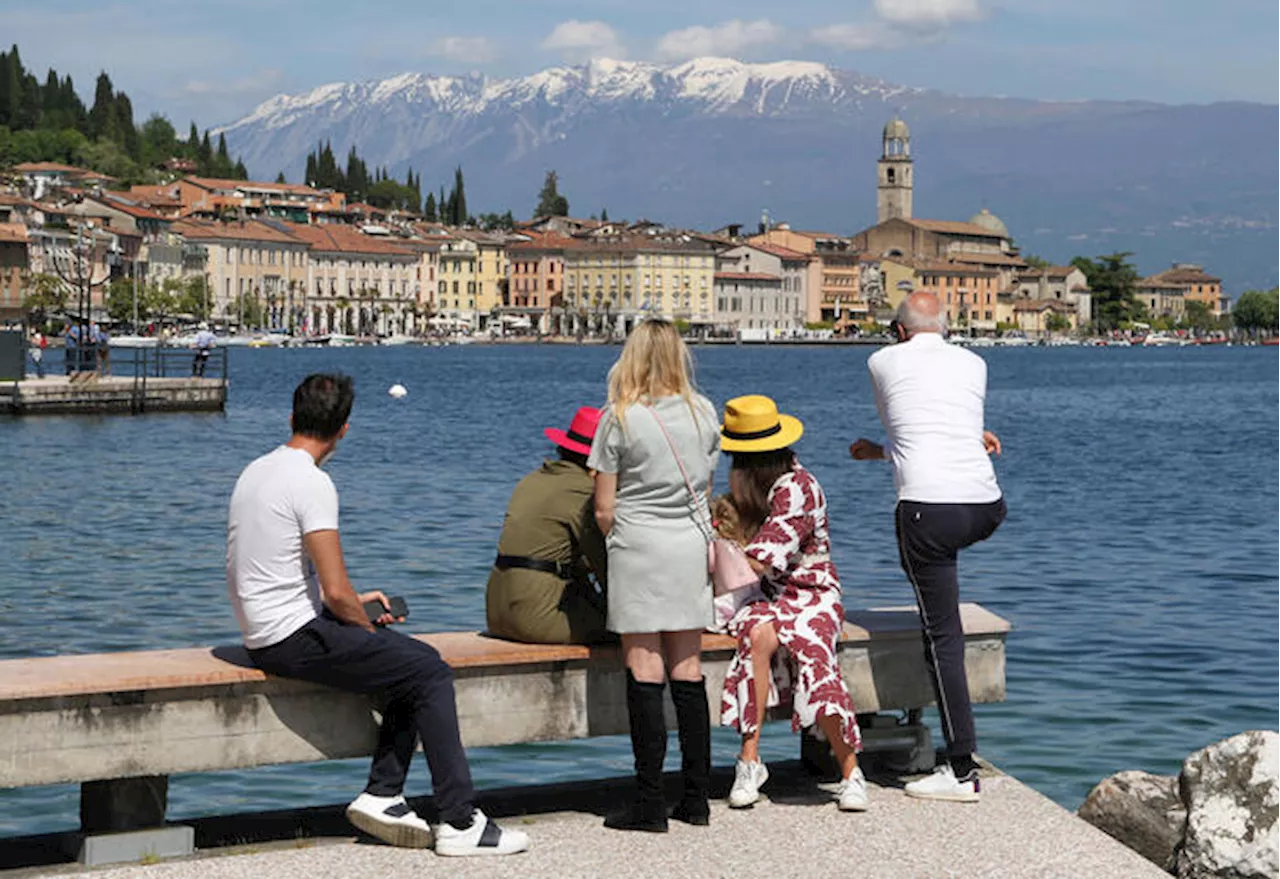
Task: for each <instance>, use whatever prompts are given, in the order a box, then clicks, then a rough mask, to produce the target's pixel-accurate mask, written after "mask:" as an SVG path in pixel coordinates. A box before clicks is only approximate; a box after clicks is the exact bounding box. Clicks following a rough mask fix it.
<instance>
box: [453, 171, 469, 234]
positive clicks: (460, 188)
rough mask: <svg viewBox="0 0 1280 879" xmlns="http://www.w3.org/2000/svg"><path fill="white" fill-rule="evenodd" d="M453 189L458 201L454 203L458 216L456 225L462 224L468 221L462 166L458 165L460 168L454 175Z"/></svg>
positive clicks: (455, 214) (456, 215)
mask: <svg viewBox="0 0 1280 879" xmlns="http://www.w3.org/2000/svg"><path fill="white" fill-rule="evenodd" d="M453 189H454V192H455V193H456V194H457V201H456V202H455V204H454V216H455V217H456V218H457V219H456V220H455V221H454V225H457V226H461V225H463V224H465V223H466V222H467V216H468V214H467V191H466V188H465V186H464V184H463V182H462V166H461V165H459V166H458V170H457V171H455V172H454V175H453Z"/></svg>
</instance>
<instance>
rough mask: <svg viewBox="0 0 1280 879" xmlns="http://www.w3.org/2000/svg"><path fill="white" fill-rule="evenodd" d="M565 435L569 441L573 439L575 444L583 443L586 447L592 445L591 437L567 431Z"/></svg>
mask: <svg viewBox="0 0 1280 879" xmlns="http://www.w3.org/2000/svg"><path fill="white" fill-rule="evenodd" d="M564 435H565V437H566V438H567V439H571V440H573V441H574V442H575V443H582V444H583V445H584V446H589V445H591V437H589V436H583V435H582V434H580V433H576V432H574V431H572V430H566V431H565V432H564Z"/></svg>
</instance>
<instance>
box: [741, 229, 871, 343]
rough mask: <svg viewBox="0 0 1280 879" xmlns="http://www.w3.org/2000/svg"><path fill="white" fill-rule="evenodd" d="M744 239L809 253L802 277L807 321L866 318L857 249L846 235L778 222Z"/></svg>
mask: <svg viewBox="0 0 1280 879" xmlns="http://www.w3.org/2000/svg"><path fill="white" fill-rule="evenodd" d="M747 243H748V244H751V245H752V246H755V247H760V246H764V245H773V246H776V247H783V248H786V249H787V250H791V251H794V252H796V253H801V254H804V255H805V256H807V257H809V262H808V264H807V265H806V267H805V270H806V273H807V274H806V277H805V280H804V287H805V315H804V318H805V320H806V321H807V322H810V323H816V322H818V321H829V322H835V321H837V320H840V321H841V322H848V321H851V320H852V321H860V320H863V319H865V317H866V315H867V310H868V309H867V304H866V302H865V301H864V300H863V298H862V295H861V290H860V287H859V279H860V269H859V264H858V253H857V252H856V249H855V248H854V246H853V245H852V242H850V240H849V239H848V238H843V237H841V236H839V235H835V234H833V233H830V232H812V231H797V230H793V229H792V228H791V226H790V225H789V224H787V223H779V224H778V225H777V226H774V227H772V228H766V229H765V230H764V231H762V232H760V233H759V234H757V235H752V236H751V237H750V238H748V239H747Z"/></svg>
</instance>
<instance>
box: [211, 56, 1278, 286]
mask: <svg viewBox="0 0 1280 879" xmlns="http://www.w3.org/2000/svg"><path fill="white" fill-rule="evenodd" d="M895 113H897V114H901V115H902V117H903V118H904V119H906V120H907V121H908V123H909V124H910V126H911V131H912V137H913V144H912V147H913V153H914V155H915V156H916V159H917V172H916V180H917V192H916V210H917V213H918V214H919V215H920V216H925V217H936V218H947V219H964V218H966V217H968V216H969V215H970V214H972V213H974V212H976V211H977V210H978V209H979V208H980V207H982V206H984V205H985V206H987V207H989V208H990V209H991V210H992V211H994V212H996V213H997V214H999V215H1000V216H1001V217H1002V218H1003V219H1004V220H1005V221H1006V223H1008V225H1009V227H1010V229H1012V230H1013V233H1014V235H1015V236H1017V238H1018V241H1019V243H1020V244H1021V245H1022V246H1023V248H1024V250H1026V251H1028V252H1034V253H1038V254H1040V255H1043V256H1046V257H1048V258H1051V259H1066V258H1068V257H1069V256H1071V255H1072V254H1075V253H1085V254H1097V253H1102V252H1110V251H1114V250H1117V249H1125V250H1134V251H1137V253H1138V256H1139V261H1140V264H1141V267H1142V268H1143V269H1144V270H1152V271H1154V270H1157V269H1160V268H1165V267H1167V266H1166V265H1165V263H1166V262H1168V261H1172V260H1174V259H1180V260H1193V261H1204V262H1207V263H1208V264H1209V265H1210V266H1213V267H1214V268H1215V270H1216V271H1219V272H1221V273H1223V274H1224V276H1225V277H1226V278H1227V279H1228V282H1229V283H1237V286H1236V288H1235V290H1234V291H1233V292H1238V289H1239V287H1240V286H1243V285H1246V284H1247V285H1254V284H1264V283H1265V284H1274V283H1275V275H1276V265H1275V259H1274V235H1275V225H1276V219H1277V218H1276V192H1277V185H1278V183H1277V171H1276V166H1275V162H1274V156H1275V155H1276V152H1277V148H1278V147H1277V111H1276V107H1275V106H1268V105H1261V104H1215V105H1209V106H1168V105H1159V104H1151V103H1145V102H1091V101H1075V102H1049V101H1032V100H1018V99H998V98H968V97H959V96H955V95H949V94H946V93H943V92H940V91H935V90H929V89H921V88H909V87H904V86H900V85H894V84H891V83H887V82H884V81H882V80H878V79H874V78H871V77H867V76H863V75H861V74H858V73H855V72H852V71H847V70H838V69H834V68H830V67H827V66H825V65H823V64H818V63H814V62H808V61H779V62H773V63H763V64H751V63H744V62H741V61H735V60H731V59H726V58H699V59H695V60H692V61H687V62H684V63H682V64H675V65H659V64H652V63H646V62H639V61H611V60H596V61H592V62H590V63H588V64H584V65H579V66H573V67H564V66H562V67H552V68H549V69H547V70H543V71H539V72H537V73H534V74H531V75H529V76H522V77H513V78H509V79H494V78H489V77H485V76H480V75H472V76H462V77H458V76H433V75H427V74H421V73H405V74H402V75H399V76H395V77H391V78H390V79H385V80H380V81H372V82H361V83H331V84H328V85H322V86H319V87H318V88H315V89H312V90H311V91H309V92H306V93H303V94H298V95H279V96H276V97H274V98H271V99H270V100H268V101H266V102H264V103H263V104H262V105H261V106H259V107H258V108H257V109H255V110H254V111H253V112H252V113H250V114H249V115H248V116H246V117H245V118H243V119H241V120H239V121H237V122H234V123H232V124H230V125H227V126H226V127H225V128H224V129H223V131H225V133H226V135H227V142H228V144H229V146H230V148H231V151H232V152H233V153H236V154H239V155H241V156H242V157H243V159H244V161H245V163H246V164H247V165H248V167H249V169H250V171H251V172H252V173H253V174H254V175H255V176H259V177H264V178H267V179H270V178H271V177H274V176H275V174H276V172H277V171H281V170H283V171H284V172H285V174H286V175H287V176H288V177H289V179H291V180H298V179H300V176H301V171H302V166H303V164H304V159H305V157H306V154H307V152H308V151H309V150H311V149H313V148H314V147H315V145H316V144H317V143H318V142H320V141H323V140H328V141H330V142H331V143H332V146H333V149H334V152H335V153H336V154H337V155H339V156H340V157H341V156H344V155H345V154H346V152H347V150H348V149H349V148H350V147H351V145H352V144H355V145H356V146H357V148H358V150H359V152H360V154H361V155H362V156H363V157H364V158H365V160H366V161H367V162H369V163H370V164H373V165H379V166H386V167H387V168H389V169H390V170H391V171H392V172H393V173H396V174H401V173H403V170H404V168H405V167H406V166H411V167H413V169H414V170H415V171H416V172H417V173H419V174H420V175H421V176H422V178H423V180H424V182H425V183H426V184H427V185H428V186H430V184H431V183H432V182H433V181H440V182H448V181H450V180H451V179H452V172H453V168H454V167H455V166H456V165H459V164H460V165H462V166H463V168H464V170H465V172H466V178H467V191H468V202H469V204H471V205H472V206H473V207H474V208H475V209H477V210H481V211H487V210H494V211H503V210H506V209H507V208H511V209H513V210H514V212H515V213H516V215H517V216H522V215H527V214H528V212H529V210H530V209H531V208H532V206H533V202H534V201H535V196H536V193H537V191H538V188H539V186H540V185H541V181H542V175H543V173H544V172H545V171H546V170H547V169H551V168H555V169H557V170H558V171H559V172H560V179H561V188H562V191H563V192H564V193H565V194H566V195H567V196H568V198H569V201H570V204H571V206H572V207H573V209H574V212H575V213H577V214H582V215H586V214H590V213H595V212H597V211H599V210H600V209H601V208H607V209H608V210H609V213H610V215H611V216H615V217H616V216H626V217H638V216H648V217H653V218H660V219H663V220H666V221H668V222H674V223H685V224H690V225H702V226H718V225H721V224H723V223H726V222H731V221H733V222H751V221H752V219H753V218H754V217H757V216H759V214H760V212H761V210H762V209H768V210H769V212H770V214H771V215H773V216H774V217H778V218H785V219H788V220H791V221H792V222H793V224H795V225H798V226H804V227H811V228H813V227H823V228H829V229H830V230H831V231H834V232H840V233H850V232H853V231H856V230H857V229H859V228H862V227H863V226H865V225H868V224H870V223H871V222H874V219H875V216H874V213H875V160H876V158H877V156H878V154H879V150H880V128H881V126H883V124H884V123H885V122H886V121H887V120H888V119H889V118H891V117H892V116H893V115H894V114H895ZM1268 242H1269V243H1268ZM1233 273H1234V274H1233Z"/></svg>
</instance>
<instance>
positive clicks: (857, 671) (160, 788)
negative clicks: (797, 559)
mask: <svg viewBox="0 0 1280 879" xmlns="http://www.w3.org/2000/svg"><path fill="white" fill-rule="evenodd" d="M962 616H963V620H964V630H965V637H966V654H965V663H966V671H967V673H968V677H969V686H970V690H971V693H972V697H973V700H974V701H975V702H996V701H1002V700H1003V699H1004V686H1005V673H1004V672H1005V652H1004V642H1005V636H1006V634H1007V633H1008V631H1009V628H1010V626H1009V624H1008V623H1007V622H1006V621H1005V620H1003V619H1001V618H1000V617H998V616H996V615H995V614H993V613H991V612H989V611H987V610H985V609H984V608H982V607H980V606H978V605H976V604H965V605H963V606H962ZM416 637H418V638H420V639H421V640H423V641H426V642H428V643H430V644H431V645H432V646H434V647H435V648H436V649H437V650H439V651H440V654H441V655H442V656H443V657H444V659H445V660H446V661H447V662H448V663H449V665H450V666H451V667H452V668H453V671H454V676H455V682H456V691H457V702H458V715H459V722H460V724H461V729H462V738H463V741H464V743H465V744H466V745H467V746H468V747H473V748H474V747H480V746H488V745H508V744H516V743H529V742H549V741H559V740H565V739H578V738H586V737H591V736H604V735H620V734H625V733H626V732H627V730H628V724H627V711H626V700H625V687H624V671H623V665H622V662H621V657H620V652H619V650H618V649H617V648H615V647H591V648H588V647H578V646H553V645H531V644H518V643H513V642H510V641H504V640H500V639H496V638H492V637H488V636H486V635H484V634H481V633H476V632H442V633H436V634H429V635H419V636H416ZM733 649H734V642H733V640H732V639H731V638H728V637H725V636H721V635H710V634H708V635H705V636H704V637H703V662H704V669H705V674H706V677H707V691H708V698H709V700H710V703H711V709H712V717H713V718H718V717H719V705H720V688H721V686H722V684H723V681H724V675H725V671H726V669H727V667H728V663H729V659H730V658H731V657H732V655H733ZM839 657H840V666H841V670H842V671H843V673H844V676H845V680H846V681H847V682H848V684H849V688H850V690H851V691H852V694H853V699H854V704H855V705H856V706H857V710H858V712H859V713H860V714H863V713H874V712H886V711H917V710H918V709H920V708H923V707H924V706H927V705H929V704H931V703H932V702H933V698H934V697H933V691H932V687H931V685H930V682H929V678H928V675H927V671H926V667H925V664H924V653H923V650H922V649H921V643H920V622H919V618H918V616H917V615H916V612H915V609H914V608H886V609H877V610H863V611H850V612H849V614H848V622H847V623H846V624H845V629H844V633H843V637H842V639H841V642H840V648H839ZM668 711H669V716H668V721H669V724H670V725H671V726H672V727H674V716H673V714H671V713H670V706H668ZM868 738H869V739H870V738H872V737H871V736H869V737H868ZM375 741H376V718H375V716H374V713H373V709H372V706H371V703H370V700H368V699H367V698H365V697H361V696H355V695H350V694H345V693H340V692H337V691H334V690H331V689H328V688H326V687H320V686H316V685H312V684H306V683H301V682H297V681H290V680H284V679H280V678H272V677H269V676H267V675H265V674H263V673H262V672H260V671H258V670H257V669H255V668H253V667H252V666H251V665H250V663H249V660H248V656H247V654H246V653H245V651H244V649H243V648H241V647H238V646H237V647H215V648H212V649H210V648H192V649H182V650H156V651H146V652H138V653H107V654H96V655H76V656H54V657H39V658H31V659H12V660H5V661H0V788H11V787H23V786H29V785H45V784H61V783H79V784H81V786H82V787H81V791H82V795H81V799H82V802H81V816H82V825H83V829H84V830H85V831H86V832H93V831H99V830H122V829H127V828H129V827H139V826H148V825H149V824H159V823H161V822H162V821H163V815H164V806H165V803H164V800H165V795H164V787H165V785H163V784H161V783H162V782H164V781H165V778H164V777H167V776H168V775H171V774H173V773H180V772H206V771H216V770H225V769H243V768H248V767H253V766H266V765H273V764H279V763H299V762H309V761H318V760H331V759H339V758H347V757H360V756H365V755H369V754H371V753H372V750H373V746H374V743H375ZM139 791H141V792H142V793H141V794H139ZM140 801H141V802H140Z"/></svg>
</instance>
